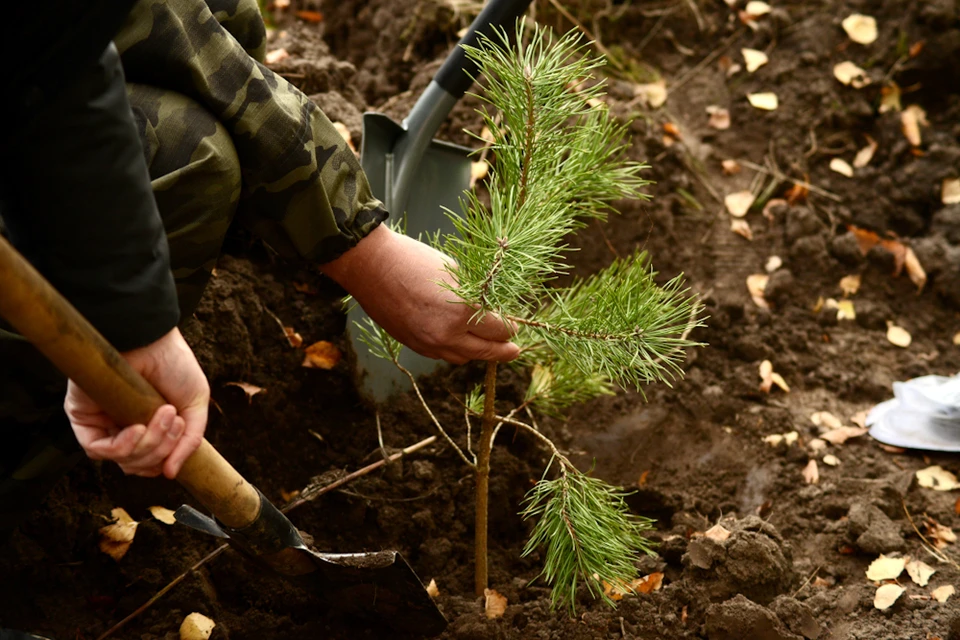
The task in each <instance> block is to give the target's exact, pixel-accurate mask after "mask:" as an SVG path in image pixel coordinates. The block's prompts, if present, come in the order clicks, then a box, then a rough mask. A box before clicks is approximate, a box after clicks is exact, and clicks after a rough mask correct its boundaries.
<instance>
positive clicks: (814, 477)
mask: <svg viewBox="0 0 960 640" xmlns="http://www.w3.org/2000/svg"><path fill="white" fill-rule="evenodd" d="M802 473H803V481H804V482H806V483H807V484H817V483H818V482H820V469H819V468H818V467H817V461H816V460H810V462H808V463H807V466H805V467H804V468H803V472H802Z"/></svg>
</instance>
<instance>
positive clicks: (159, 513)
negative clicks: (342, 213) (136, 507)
mask: <svg viewBox="0 0 960 640" xmlns="http://www.w3.org/2000/svg"><path fill="white" fill-rule="evenodd" d="M148 511H150V515H152V516H153V517H154V518H155V519H157V520H159V521H160V522H162V523H163V524H177V518H176V517H175V516H174V515H173V511H171V510H170V509H167V508H166V507H150V508H149V509H148Z"/></svg>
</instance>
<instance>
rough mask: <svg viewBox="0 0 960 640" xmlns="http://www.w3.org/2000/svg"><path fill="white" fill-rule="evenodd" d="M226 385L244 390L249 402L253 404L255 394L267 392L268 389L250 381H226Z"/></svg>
mask: <svg viewBox="0 0 960 640" xmlns="http://www.w3.org/2000/svg"><path fill="white" fill-rule="evenodd" d="M223 386H225V387H237V388H238V389H241V390H243V393H244V394H245V395H246V396H247V403H248V404H253V396H255V395H257V394H258V393H266V392H267V390H266V389H264V388H263V387H258V386H257V385H255V384H250V383H249V382H226V383H224V385H223Z"/></svg>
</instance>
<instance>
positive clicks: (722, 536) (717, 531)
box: [703, 524, 733, 542]
mask: <svg viewBox="0 0 960 640" xmlns="http://www.w3.org/2000/svg"><path fill="white" fill-rule="evenodd" d="M731 535H733V534H731V533H730V532H729V531H728V530H727V529H726V528H725V527H724V526H723V525H720V524H715V525H713V526H712V527H710V528H709V529H707V530H706V531H704V532H703V537H704V538H710V539H711V540H716V541H717V542H723V541H724V540H726V539H727V538H729V537H730V536H731Z"/></svg>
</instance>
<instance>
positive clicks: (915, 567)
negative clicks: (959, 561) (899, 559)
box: [907, 560, 937, 587]
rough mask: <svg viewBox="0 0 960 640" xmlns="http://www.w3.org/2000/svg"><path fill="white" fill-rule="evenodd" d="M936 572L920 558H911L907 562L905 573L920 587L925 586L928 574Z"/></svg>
mask: <svg viewBox="0 0 960 640" xmlns="http://www.w3.org/2000/svg"><path fill="white" fill-rule="evenodd" d="M936 572H937V570H936V569H934V568H933V567H931V566H930V565H928V564H927V563H926V562H921V561H920V560H911V561H910V562H908V563H907V573H908V574H909V575H910V579H911V580H913V581H914V582H915V583H917V585H918V586H921V587H925V586H927V583H928V582H930V576H932V575H933V574H935V573H936Z"/></svg>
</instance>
